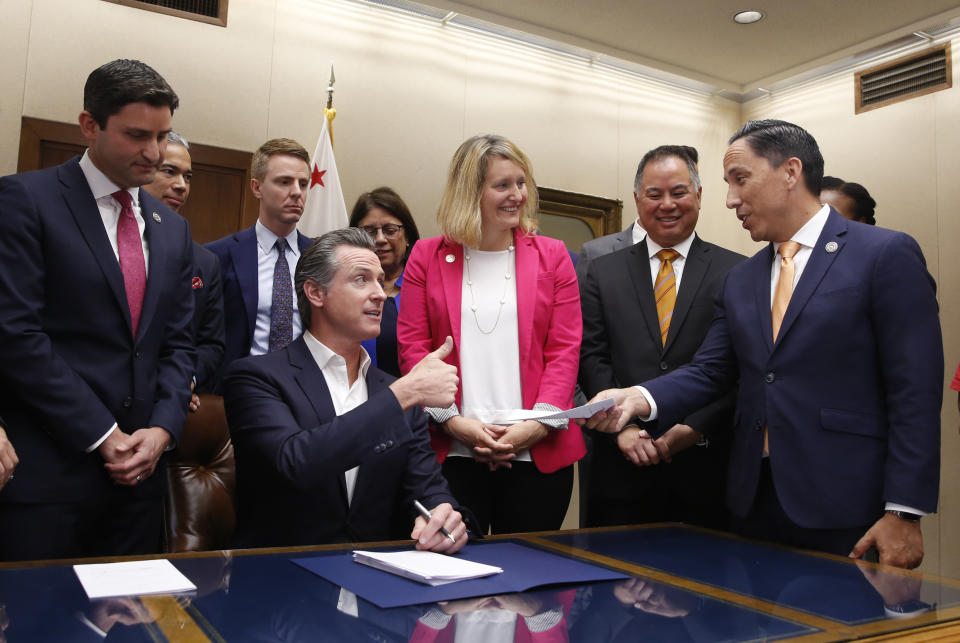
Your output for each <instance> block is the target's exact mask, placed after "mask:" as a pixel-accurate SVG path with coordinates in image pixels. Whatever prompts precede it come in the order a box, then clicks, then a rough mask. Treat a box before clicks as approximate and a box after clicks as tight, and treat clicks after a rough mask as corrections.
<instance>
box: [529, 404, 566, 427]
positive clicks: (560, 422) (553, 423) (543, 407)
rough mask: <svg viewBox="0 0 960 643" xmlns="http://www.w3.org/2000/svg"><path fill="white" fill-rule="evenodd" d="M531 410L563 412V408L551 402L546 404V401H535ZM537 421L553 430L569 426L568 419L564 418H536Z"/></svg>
mask: <svg viewBox="0 0 960 643" xmlns="http://www.w3.org/2000/svg"><path fill="white" fill-rule="evenodd" d="M533 410H534V411H546V412H548V413H563V409H561V408H558V407H556V406H554V405H553V404H547V403H546V402H537V403H536V404H534V405H533ZM537 422H539V423H540V424H543V425H546V426H547V427H548V428H550V429H551V430H554V431H562V430H565V429H566V428H567V427H568V426H570V420H565V419H564V418H557V419H555V420H537Z"/></svg>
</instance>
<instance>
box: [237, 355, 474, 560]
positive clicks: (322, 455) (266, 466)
mask: <svg viewBox="0 0 960 643" xmlns="http://www.w3.org/2000/svg"><path fill="white" fill-rule="evenodd" d="M393 379H394V378H393V377H391V376H389V375H387V374H386V373H384V372H382V371H380V370H377V369H376V368H375V367H373V366H371V367H370V369H369V370H368V372H367V391H368V399H367V401H366V402H365V403H364V404H361V405H360V406H358V407H357V408H356V409H354V410H352V411H350V412H348V413H344V414H343V415H340V416H338V415H336V413H335V411H334V407H333V401H332V400H331V399H330V393H329V389H328V388H327V383H326V380H325V379H324V377H323V373H322V372H321V371H320V368H319V367H318V366H317V364H316V361H314V359H313V356H312V355H311V354H310V350H309V349H308V348H307V345H306V342H305V341H304V339H303V337H300V338H299V339H297V340H295V341H294V342H293V343H292V344H290V345H289V346H288V347H287V348H285V349H283V350H281V351H277V352H276V353H271V354H269V355H258V356H255V357H248V358H245V359H242V360H238V361H237V362H235V363H234V364H233V365H232V366H231V368H230V369H229V371H228V373H227V376H226V378H225V379H224V390H225V400H224V401H225V404H226V409H227V420H228V422H229V423H230V435H231V437H232V438H233V444H234V446H235V448H236V459H237V499H238V506H237V544H238V545H239V546H243V547H251V546H252V547H266V546H275V545H307V544H316V543H330V542H349V541H365V540H387V539H392V538H406V537H408V536H409V534H410V530H411V529H412V528H413V519H414V515H415V514H414V510H413V501H414V500H415V499H419V500H420V501H421V502H422V503H423V504H424V505H425V506H426V507H428V508H432V507H434V506H436V505H438V504H440V503H442V502H449V503H451V504H455V501H454V499H453V497H452V496H451V495H450V492H449V491H448V489H447V483H446V481H445V480H444V479H443V476H442V475H441V473H440V465H439V464H438V463H437V458H436V454H434V452H433V450H432V449H431V448H430V437H429V429H428V427H427V420H426V416H425V415H424V413H423V411H422V410H421V409H420V408H414V409H412V410H410V411H407V412H404V411H403V410H402V409H401V407H400V405H399V403H398V402H397V398H396V397H395V396H394V395H393V392H392V391H391V390H389V388H388V386H389V385H390V383H391V382H392V381H393ZM357 465H360V472H359V475H358V476H357V482H356V487H355V488H354V494H353V501H352V503H351V504H350V505H349V506H348V505H347V495H346V484H345V481H344V475H343V474H344V472H345V471H347V470H348V469H352V468H353V467H355V466H357Z"/></svg>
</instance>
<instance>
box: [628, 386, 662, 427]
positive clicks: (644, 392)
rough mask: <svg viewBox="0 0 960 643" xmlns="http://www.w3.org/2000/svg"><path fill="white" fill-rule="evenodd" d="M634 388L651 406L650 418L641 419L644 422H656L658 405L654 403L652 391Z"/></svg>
mask: <svg viewBox="0 0 960 643" xmlns="http://www.w3.org/2000/svg"><path fill="white" fill-rule="evenodd" d="M633 388H635V389H637V390H638V391H640V393H641V395H643V397H644V399H645V400H647V404H649V405H650V415H649V416H648V417H645V418H640V419H641V420H643V421H644V422H653V421H654V420H656V419H657V403H656V402H655V401H654V399H653V396H652V395H650V391H648V390H647V389H645V388H643V387H642V386H634V387H633Z"/></svg>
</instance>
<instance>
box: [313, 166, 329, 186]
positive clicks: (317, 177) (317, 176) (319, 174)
mask: <svg viewBox="0 0 960 643" xmlns="http://www.w3.org/2000/svg"><path fill="white" fill-rule="evenodd" d="M326 173H327V171H326V170H323V171H321V170H320V168H318V167H317V164H316V163H314V164H313V172H312V173H311V174H310V187H311V188H312V187H313V186H315V185H316V184H317V183H319V184H320V187H325V186H324V185H323V175H324V174H326Z"/></svg>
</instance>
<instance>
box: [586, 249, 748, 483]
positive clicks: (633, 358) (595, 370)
mask: <svg viewBox="0 0 960 643" xmlns="http://www.w3.org/2000/svg"><path fill="white" fill-rule="evenodd" d="M744 259H746V257H744V256H743V255H740V254H737V253H735V252H731V251H730V250H726V249H724V248H721V247H719V246H716V245H714V244H712V243H707V242H705V241H703V240H701V239H700V238H699V237H694V240H693V243H692V244H691V246H690V252H689V254H688V256H687V258H686V259H685V261H684V266H683V278H682V280H681V282H680V289H679V291H678V293H677V302H676V305H675V308H674V312H673V318H672V321H671V324H670V331H669V334H668V335H667V343H666V346H663V345H662V340H661V338H660V325H659V322H658V320H657V305H656V299H655V297H654V293H653V283H652V281H651V279H650V261H649V254H648V250H647V241H646V240H643V241H641V242H640V243H638V244H636V245H633V246H630V247H628V248H626V249H624V250H619V251H617V252H614V253H612V254H608V255H605V256H602V257H598V258H596V259H594V260H593V262H592V263H591V265H590V268H589V271H588V274H587V277H586V280H585V281H584V282H583V283H581V307H582V309H583V342H582V344H581V362H580V386H581V387H582V388H583V390H584V392H585V393H586V395H587V397H593V396H594V395H596V394H597V393H599V392H600V391H602V390H604V389H608V388H615V387H616V388H619V387H623V386H630V385H632V384H635V383H637V382H642V381H644V380H647V379H650V378H652V377H656V376H658V375H660V374H662V373H666V372H669V371H672V370H674V369H676V368H677V367H678V366H682V365H683V364H686V363H687V362H689V361H690V360H691V359H692V358H693V356H694V354H695V353H696V351H697V349H698V348H699V347H700V343H701V342H702V341H703V338H704V336H705V335H706V334H707V329H708V328H710V322H711V321H712V319H713V307H714V299H715V297H716V294H717V292H718V291H719V290H720V285H721V284H722V283H723V279H724V277H725V276H726V274H727V272H728V271H729V270H730V269H731V268H732V267H733V266H735V265H737V264H738V263H740V262H741V261H743V260H744ZM732 420H733V398H732V397H727V398H725V399H722V400H720V401H717V402H714V403H712V404H708V405H706V406H705V407H704V408H700V409H693V410H691V412H690V413H688V415H687V416H686V417H685V418H683V419H682V420H681V422H682V423H683V424H688V425H690V426H691V427H693V428H694V429H696V430H697V431H699V432H700V433H703V434H704V435H705V436H708V437H710V438H711V439H712V442H713V444H712V445H711V446H710V447H708V449H713V450H714V451H716V452H717V453H718V457H724V458H725V456H726V450H725V449H723V448H721V447H722V443H724V442H726V441H727V438H726V436H725V435H724V434H725V433H728V430H729V428H730V425H731V423H732ZM595 441H596V453H595V465H596V469H595V471H594V474H593V475H594V479H593V481H592V482H593V484H592V485H591V489H592V493H593V494H594V496H595V497H603V498H623V499H630V500H634V501H639V500H640V499H642V498H643V497H644V496H645V495H647V494H648V493H649V492H650V485H651V484H652V483H653V480H652V479H654V478H659V477H661V475H663V474H667V473H671V474H673V473H677V472H676V471H675V470H677V469H682V470H683V471H681V473H682V474H683V475H680V476H675V477H676V478H678V479H681V480H684V484H685V485H689V486H690V487H692V488H694V489H699V488H702V485H701V484H700V483H704V484H713V485H716V484H717V482H718V481H717V480H702V479H701V478H703V477H704V476H707V475H709V474H711V473H716V471H717V468H714V470H713V471H710V472H708V471H706V470H702V468H701V467H700V465H701V464H702V463H700V462H699V461H698V462H693V461H692V460H691V464H694V465H696V466H691V467H687V466H686V463H687V460H688V459H689V458H690V456H691V454H693V453H694V452H696V451H697V450H696V449H691V450H688V451H687V452H685V453H681V454H679V455H678V456H677V458H676V459H675V460H674V462H673V463H671V464H670V465H669V467H670V471H669V472H668V471H667V469H666V467H667V465H663V466H659V467H650V468H646V467H643V468H641V467H636V466H635V465H633V464H632V463H630V462H629V461H628V460H626V459H625V458H624V457H623V455H622V454H621V453H620V449H619V448H618V447H617V444H616V436H614V435H606V434H603V435H597V436H595ZM720 464H721V466H720V467H719V470H720V471H722V470H723V469H724V468H725V467H723V466H722V464H723V463H720ZM687 469H689V471H688V470H687ZM644 481H646V484H645V483H644Z"/></svg>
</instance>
